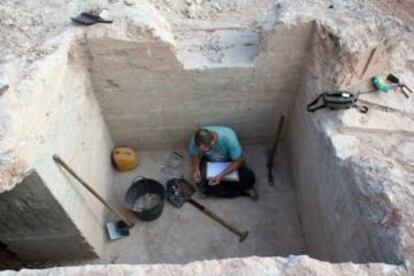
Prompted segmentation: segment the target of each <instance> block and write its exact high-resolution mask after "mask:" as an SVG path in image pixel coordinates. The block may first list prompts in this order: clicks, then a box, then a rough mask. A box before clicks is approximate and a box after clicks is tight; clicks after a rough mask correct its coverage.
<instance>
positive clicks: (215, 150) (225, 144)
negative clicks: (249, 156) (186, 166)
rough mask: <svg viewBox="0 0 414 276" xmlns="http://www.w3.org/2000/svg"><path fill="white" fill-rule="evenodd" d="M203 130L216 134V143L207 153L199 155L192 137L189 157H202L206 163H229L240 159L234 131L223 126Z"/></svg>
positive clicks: (207, 127) (208, 127)
mask: <svg viewBox="0 0 414 276" xmlns="http://www.w3.org/2000/svg"><path fill="white" fill-rule="evenodd" d="M203 128H205V129H208V130H210V131H214V132H215V133H217V141H216V142H215V143H214V145H213V147H212V149H211V150H210V151H209V152H206V153H204V154H200V152H198V150H197V147H196V144H195V141H194V136H193V137H192V138H191V141H190V145H189V146H188V151H189V153H190V155H192V156H198V157H202V156H204V157H206V158H207V160H208V161H231V160H237V159H240V157H241V156H242V148H241V146H240V143H239V139H237V135H236V133H235V132H234V130H232V129H231V128H229V127H223V126H206V127H203Z"/></svg>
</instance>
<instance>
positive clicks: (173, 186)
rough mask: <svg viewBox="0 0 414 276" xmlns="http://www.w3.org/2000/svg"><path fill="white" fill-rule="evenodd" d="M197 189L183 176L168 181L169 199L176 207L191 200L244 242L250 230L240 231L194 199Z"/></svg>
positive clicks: (192, 203)
mask: <svg viewBox="0 0 414 276" xmlns="http://www.w3.org/2000/svg"><path fill="white" fill-rule="evenodd" d="M195 191H196V190H195V188H194V187H193V186H191V185H190V184H189V183H188V182H187V181H186V180H185V179H183V178H180V179H178V178H174V179H171V180H169V181H168V182H167V199H168V201H169V202H170V203H171V204H172V205H173V206H174V207H176V208H178V209H180V208H181V207H182V206H183V205H184V204H185V203H186V202H189V203H190V204H191V205H193V206H195V207H196V208H197V209H199V210H200V211H201V212H203V213H204V214H205V215H207V216H209V217H210V218H212V219H213V220H215V221H216V222H218V223H220V224H221V225H222V226H224V227H225V228H227V229H228V230H230V231H231V232H232V233H233V234H235V235H237V236H238V237H239V242H243V241H244V240H245V239H246V238H247V236H248V235H249V232H248V231H240V230H239V229H237V228H236V227H235V226H233V225H232V224H230V223H229V222H227V221H226V220H224V219H223V218H221V217H219V216H218V215H216V214H215V213H213V212H212V211H210V210H209V209H207V208H206V207H205V206H203V205H201V204H200V203H198V202H197V201H195V200H194V199H192V198H191V196H192V195H193V194H194V193H195Z"/></svg>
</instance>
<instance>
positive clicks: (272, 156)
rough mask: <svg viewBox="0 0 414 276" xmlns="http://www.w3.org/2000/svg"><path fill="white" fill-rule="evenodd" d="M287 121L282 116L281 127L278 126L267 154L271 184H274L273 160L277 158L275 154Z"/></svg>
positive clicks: (268, 174)
mask: <svg viewBox="0 0 414 276" xmlns="http://www.w3.org/2000/svg"><path fill="white" fill-rule="evenodd" d="M284 121H285V115H282V116H281V117H280V121H279V127H278V128H277V132H276V136H275V140H274V141H273V146H272V149H271V150H270V151H269V153H268V155H267V164H266V165H267V176H268V179H269V185H270V186H273V185H274V182H273V160H274V159H275V154H276V151H277V147H278V146H279V140H280V135H281V133H282V128H283V123H284Z"/></svg>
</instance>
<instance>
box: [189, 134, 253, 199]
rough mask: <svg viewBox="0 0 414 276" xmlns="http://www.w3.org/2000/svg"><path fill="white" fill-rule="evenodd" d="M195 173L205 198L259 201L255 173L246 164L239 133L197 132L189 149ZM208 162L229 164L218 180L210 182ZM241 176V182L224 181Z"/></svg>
mask: <svg viewBox="0 0 414 276" xmlns="http://www.w3.org/2000/svg"><path fill="white" fill-rule="evenodd" d="M188 150H189V153H190V158H191V163H192V165H193V169H194V180H195V182H196V184H197V187H198V188H199V189H200V192H201V193H202V194H204V195H205V196H216V197H227V198H232V197H237V196H249V197H251V198H252V199H254V200H257V192H256V190H255V189H254V187H253V185H254V183H255V175H254V173H253V172H252V171H251V170H250V169H249V168H248V167H247V166H246V165H245V164H244V162H243V156H242V153H243V152H242V148H241V146H240V142H239V140H238V138H237V135H236V133H235V132H234V131H233V130H232V129H231V128H228V127H223V126H206V127H204V128H202V129H199V130H197V132H196V133H195V135H194V136H193V137H192V139H191V141H190V145H189V147H188ZM207 162H229V165H228V166H227V167H226V168H225V169H224V170H223V171H222V172H221V173H219V174H218V175H217V176H215V177H214V178H211V179H207ZM234 171H237V172H238V175H239V179H238V180H239V181H227V180H224V177H225V176H226V175H228V174H230V173H232V172H234Z"/></svg>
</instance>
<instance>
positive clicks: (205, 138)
mask: <svg viewBox="0 0 414 276" xmlns="http://www.w3.org/2000/svg"><path fill="white" fill-rule="evenodd" d="M213 140H214V135H213V132H211V131H210V130H208V129H205V128H200V129H199V130H197V132H196V133H195V135H194V142H195V144H196V146H197V147H199V146H200V145H207V146H210V145H211V142H213Z"/></svg>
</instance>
